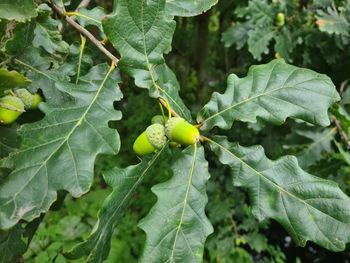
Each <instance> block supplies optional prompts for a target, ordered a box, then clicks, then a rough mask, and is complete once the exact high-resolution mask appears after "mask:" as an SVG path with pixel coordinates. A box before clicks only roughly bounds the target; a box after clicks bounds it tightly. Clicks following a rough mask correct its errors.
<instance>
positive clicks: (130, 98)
mask: <svg viewBox="0 0 350 263" xmlns="http://www.w3.org/2000/svg"><path fill="white" fill-rule="evenodd" d="M66 2H67V6H66V8H67V10H75V8H76V7H77V5H78V4H79V2H80V1H71V3H69V1H66ZM98 6H99V7H102V8H103V9H104V12H105V13H109V12H110V11H111V9H112V1H111V0H100V1H97V0H96V1H91V2H90V4H89V6H88V8H89V9H92V8H94V7H98ZM43 12H44V11H43ZM278 13H284V14H285V23H284V24H283V25H279V26H277V24H276V16H277V14H278ZM90 15H94V16H98V17H101V13H98V12H97V13H91V14H90ZM102 15H103V12H102ZM43 19H45V17H44V16H43ZM80 19H82V18H80ZM80 22H81V23H84V22H83V21H80ZM176 22H177V28H176V32H175V35H174V39H173V50H172V52H171V53H170V54H168V55H167V56H166V60H167V62H168V64H169V66H170V67H171V68H172V69H173V70H174V71H175V72H176V75H177V77H178V80H179V82H180V84H181V97H182V98H183V100H184V101H185V103H186V105H187V106H188V107H189V108H190V109H191V110H192V112H193V114H195V113H197V111H198V109H200V107H201V106H202V105H204V104H205V103H206V102H207V101H208V100H209V97H210V95H211V93H212V92H213V91H218V92H222V91H224V89H225V87H226V78H227V76H228V74H229V73H235V74H237V75H238V76H245V75H246V73H247V69H248V67H249V66H250V65H253V64H259V63H266V62H268V61H270V60H272V59H274V58H275V57H282V58H284V59H285V60H286V61H287V62H288V63H291V64H294V65H297V66H301V67H307V68H311V69H314V70H316V71H318V72H320V73H325V74H327V75H328V76H330V77H331V78H332V80H333V81H334V83H335V85H336V86H337V88H338V91H339V92H340V94H341V96H342V98H343V100H342V104H341V105H340V106H337V107H334V108H333V109H332V116H335V117H337V119H338V120H339V122H340V123H339V124H340V125H341V127H342V128H343V129H344V131H345V132H346V133H347V134H348V135H350V116H349V114H350V88H348V85H347V81H348V79H349V68H350V45H349V41H350V36H349V33H350V29H349V23H350V1H349V0H347V1H331V0H314V1H311V0H310V1H308V0H289V1H287V0H273V1H267V0H249V1H248V0H220V1H219V3H218V5H216V6H214V8H212V9H211V10H210V11H208V12H206V13H204V14H202V15H200V16H197V17H193V18H176ZM42 23H44V24H45V23H47V21H46V22H45V21H42ZM55 26H57V27H59V28H60V31H61V32H60V33H61V34H62V35H64V40H65V42H67V43H69V45H68V44H67V43H65V44H64V43H60V45H59V47H57V46H56V48H63V49H69V52H68V53H67V54H68V55H66V56H67V57H66V58H67V59H66V60H65V64H66V65H65V67H62V68H64V69H67V68H69V67H67V66H69V63H71V65H72V67H74V65H75V64H74V63H75V62H76V57H77V55H78V53H79V42H80V37H79V35H78V34H76V32H74V31H73V30H71V29H70V28H69V27H66V25H55ZM86 26H87V27H88V29H89V30H90V31H91V32H93V33H94V35H96V36H98V37H100V38H101V36H99V30H98V28H97V27H96V26H95V25H93V24H92V25H86ZM0 30H2V31H4V30H5V29H4V25H3V24H1V23H0ZM66 44H67V45H66ZM107 47H108V48H110V49H111V50H112V48H111V46H110V45H109V44H108V43H107ZM113 52H115V51H113ZM63 53H64V52H63ZM59 60H60V59H59V58H57V57H56V58H55V61H54V62H52V63H58V64H59V63H60V62H59ZM103 61H104V57H103V56H102V55H101V54H100V53H99V52H98V51H97V50H96V49H95V48H94V47H93V46H92V45H91V44H90V43H87V48H86V51H85V55H84V59H83V64H82V73H84V71H85V70H86V69H88V68H89V66H91V64H92V63H94V64H97V63H100V62H103ZM84 65H85V66H86V67H85V66H84ZM58 68H59V67H58ZM58 71H59V70H58ZM72 72H74V70H72V71H68V70H67V71H66V72H63V73H65V74H66V75H69V74H72ZM69 76H70V75H69ZM70 77H72V78H74V75H73V76H70ZM120 87H121V90H122V91H123V93H124V100H122V101H121V102H119V103H116V105H115V107H116V108H118V109H120V110H122V112H123V119H122V120H121V121H119V122H116V123H110V125H111V127H115V128H117V129H118V131H119V133H120V135H121V137H122V138H123V140H122V147H121V151H120V153H119V155H118V156H100V157H99V158H98V161H97V163H96V167H95V174H96V176H95V181H94V185H93V188H92V191H90V192H89V193H88V194H86V195H85V196H84V197H82V198H80V199H78V200H75V199H73V198H71V197H68V196H67V197H66V198H64V196H65V194H64V193H62V198H61V200H64V201H63V202H61V203H57V204H56V205H57V208H59V207H61V208H62V209H55V207H54V208H53V209H52V211H50V212H49V213H47V214H46V215H45V217H44V219H43V221H42V223H41V224H40V225H39V228H38V231H37V234H36V235H35V236H34V238H33V240H32V242H31V244H30V247H29V250H28V251H27V252H26V254H25V256H24V260H25V262H29V263H32V262H33V263H46V262H57V263H61V262H62V263H63V262H84V261H83V260H77V261H68V260H67V259H65V258H64V257H63V256H62V255H61V254H60V253H61V252H62V251H65V250H67V249H69V248H71V247H72V246H73V245H74V244H76V243H77V242H80V241H82V240H83V239H84V238H86V237H87V236H88V235H89V233H90V231H91V229H92V227H93V225H94V223H95V222H96V217H97V213H98V210H99V208H100V206H101V204H102V202H103V200H104V199H105V197H106V196H107V195H108V194H109V193H110V191H111V189H109V188H108V187H107V186H106V184H105V182H104V181H103V179H102V176H101V175H102V172H103V171H104V170H107V169H108V168H111V167H113V166H115V165H119V166H127V165H129V164H131V163H136V162H137V157H136V156H135V155H134V154H133V152H132V143H133V141H134V139H135V138H136V137H137V135H138V134H139V133H140V132H142V130H143V129H144V127H145V126H147V125H148V124H149V123H150V119H151V118H152V116H153V115H155V114H159V113H160V109H159V105H158V104H157V102H156V101H155V100H153V99H150V98H149V97H148V94H147V92H146V91H145V90H141V89H138V88H136V87H135V86H134V84H133V81H132V80H131V79H128V77H127V76H122V83H121V84H120ZM23 118H29V117H28V116H27V117H26V116H24V117H23ZM30 118H33V117H32V116H31V117H30ZM37 118H40V116H37ZM34 119H35V118H34ZM27 121H28V119H23V122H27ZM215 133H217V134H225V135H227V136H228V137H229V138H230V140H231V141H239V142H240V143H241V144H242V145H244V146H248V145H254V144H261V145H263V147H264V148H265V151H266V154H267V156H268V157H269V158H272V159H276V158H278V157H280V156H282V155H285V154H294V155H296V156H297V157H298V159H299V162H300V164H301V166H302V167H303V168H304V169H306V170H307V171H310V172H312V173H313V174H315V175H317V176H320V177H323V178H328V179H332V180H335V181H337V182H338V183H339V185H340V187H341V188H342V189H343V190H344V191H345V192H346V193H347V194H350V187H349V186H350V154H349V152H348V151H346V145H344V144H343V143H342V142H341V140H340V137H339V135H338V133H337V128H336V127H335V125H334V124H332V127H330V128H327V129H320V128H317V127H313V126H310V125H308V124H306V123H304V122H297V121H294V120H288V121H287V123H286V124H285V125H283V126H272V125H268V124H265V123H260V122H258V123H257V124H247V123H236V124H235V125H234V127H233V128H232V129H231V130H229V131H226V132H223V131H219V130H215ZM207 159H208V161H209V163H210V172H211V180H210V183H209V185H208V196H209V203H208V205H207V214H208V217H209V218H210V221H211V222H212V224H213V226H214V228H215V232H214V233H213V234H212V235H211V236H210V237H209V239H208V241H207V243H206V249H205V258H204V261H205V262H208V263H209V262H210V263H228V262H235V263H246V262H247V263H249V262H307V263H309V262H339V263H343V262H344V263H345V262H349V258H350V250H349V249H347V250H346V251H344V252H342V253H332V252H329V251H327V250H325V249H323V248H321V247H319V246H317V245H315V244H312V243H308V244H307V246H306V248H299V247H296V246H295V245H294V243H293V241H292V240H291V238H290V237H289V236H288V235H287V233H286V232H285V230H284V229H283V228H282V227H281V226H280V225H278V224H277V223H275V222H273V221H264V222H262V223H259V222H258V221H257V220H256V219H255V218H254V217H253V216H252V214H251V212H250V210H251V207H250V203H249V199H248V196H247V194H246V193H245V192H244V191H242V190H240V189H237V188H234V187H233V186H232V183H231V182H230V176H228V175H229V172H228V171H227V170H226V168H225V167H223V166H221V165H219V164H218V163H217V162H216V161H215V160H214V159H211V156H207ZM169 161H170V160H164V161H163V162H162V163H159V165H158V166H157V169H156V171H155V172H154V173H153V174H152V176H150V177H148V179H147V180H145V181H144V183H143V184H142V185H141V186H140V187H139V188H138V190H137V192H136V193H135V195H134V197H133V202H132V205H131V206H130V207H129V211H128V213H126V216H125V217H124V219H123V220H122V222H121V223H120V224H119V226H118V227H117V229H116V230H115V232H114V235H113V238H112V245H111V252H110V257H109V258H108V260H107V261H106V262H108V263H116V262H128V263H129V262H130V263H132V262H137V259H138V257H139V256H140V254H141V251H142V247H143V244H144V240H145V235H144V233H143V232H142V231H141V230H140V229H139V228H138V227H137V223H138V221H139V220H140V219H141V218H143V217H144V216H145V215H146V214H147V212H148V211H149V209H150V208H151V207H152V205H153V204H154V203H155V201H156V198H155V196H154V195H153V194H152V193H151V191H150V188H151V187H152V186H153V185H155V184H157V183H159V182H163V181H165V180H166V179H167V178H168V177H169V171H168V170H167V166H168V163H169Z"/></svg>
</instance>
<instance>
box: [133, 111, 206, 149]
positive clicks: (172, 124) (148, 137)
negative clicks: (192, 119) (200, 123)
mask: <svg viewBox="0 0 350 263" xmlns="http://www.w3.org/2000/svg"><path fill="white" fill-rule="evenodd" d="M151 123H152V125H150V126H148V127H147V129H146V130H145V131H144V132H143V133H141V135H139V137H137V139H136V140H135V142H134V146H133V149H134V152H135V153H136V154H137V155H139V156H143V155H146V154H150V153H153V152H156V151H157V150H159V149H161V148H163V147H164V145H165V144H166V142H167V141H168V140H170V144H171V145H174V146H188V145H191V144H195V143H196V142H198V141H199V137H200V134H199V131H198V129H197V128H196V127H195V126H193V125H192V124H190V123H188V122H187V121H186V120H184V119H183V118H180V117H172V118H170V119H168V118H167V117H165V116H161V115H156V116H154V117H153V118H152V121H151Z"/></svg>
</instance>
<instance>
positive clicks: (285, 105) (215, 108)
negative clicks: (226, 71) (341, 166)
mask: <svg viewBox="0 0 350 263" xmlns="http://www.w3.org/2000/svg"><path fill="white" fill-rule="evenodd" d="M227 85H228V87H227V89H226V91H225V93H224V94H219V93H217V92H215V93H213V95H212V97H211V99H210V101H209V102H208V104H206V105H205V106H204V107H203V109H202V110H201V111H200V113H199V114H198V117H197V120H198V122H200V123H202V125H203V126H202V129H203V130H210V129H212V128H213V127H214V126H218V127H219V128H222V129H229V128H231V126H232V124H233V122H234V121H235V120H238V121H244V122H256V121H257V117H259V118H261V119H263V120H265V121H267V122H271V123H274V124H282V123H283V122H284V121H285V120H286V118H287V117H292V118H297V119H302V120H304V121H306V122H310V123H313V124H318V125H322V126H327V125H329V124H330V121H329V117H328V112H327V111H328V108H329V107H330V106H331V105H332V104H333V103H334V102H336V101H338V100H339V99H340V97H339V94H338V92H337V91H336V89H335V86H334V84H333V83H332V81H331V80H330V78H329V77H327V76H326V75H323V74H319V73H316V72H315V71H312V70H309V69H303V68H299V67H295V66H292V65H288V64H286V63H285V62H284V60H282V59H278V60H273V61H271V62H270V63H268V64H263V65H259V66H252V67H251V68H250V69H249V72H248V75H247V76H246V77H244V78H241V79H240V78H238V77H237V76H236V75H234V74H231V75H230V76H229V77H228V84H227Z"/></svg>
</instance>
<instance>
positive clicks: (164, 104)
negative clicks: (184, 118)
mask: <svg viewBox="0 0 350 263" xmlns="http://www.w3.org/2000/svg"><path fill="white" fill-rule="evenodd" d="M159 101H160V103H162V105H163V106H164V107H165V108H166V109H168V104H167V103H166V101H165V100H164V99H162V98H159ZM170 112H171V115H172V116H174V117H179V114H177V113H176V112H175V111H174V110H173V109H172V108H170Z"/></svg>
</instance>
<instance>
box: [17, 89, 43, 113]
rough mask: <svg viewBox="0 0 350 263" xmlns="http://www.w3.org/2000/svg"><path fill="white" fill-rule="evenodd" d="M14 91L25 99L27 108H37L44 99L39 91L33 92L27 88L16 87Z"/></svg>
mask: <svg viewBox="0 0 350 263" xmlns="http://www.w3.org/2000/svg"><path fill="white" fill-rule="evenodd" d="M14 93H15V95H16V97H18V98H20V99H21V100H22V101H23V103H24V108H25V109H37V108H38V105H39V103H40V102H42V101H43V100H42V98H41V96H40V95H39V94H38V93H35V94H32V93H30V92H29V91H28V90H26V89H16V90H15V91H14Z"/></svg>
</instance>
